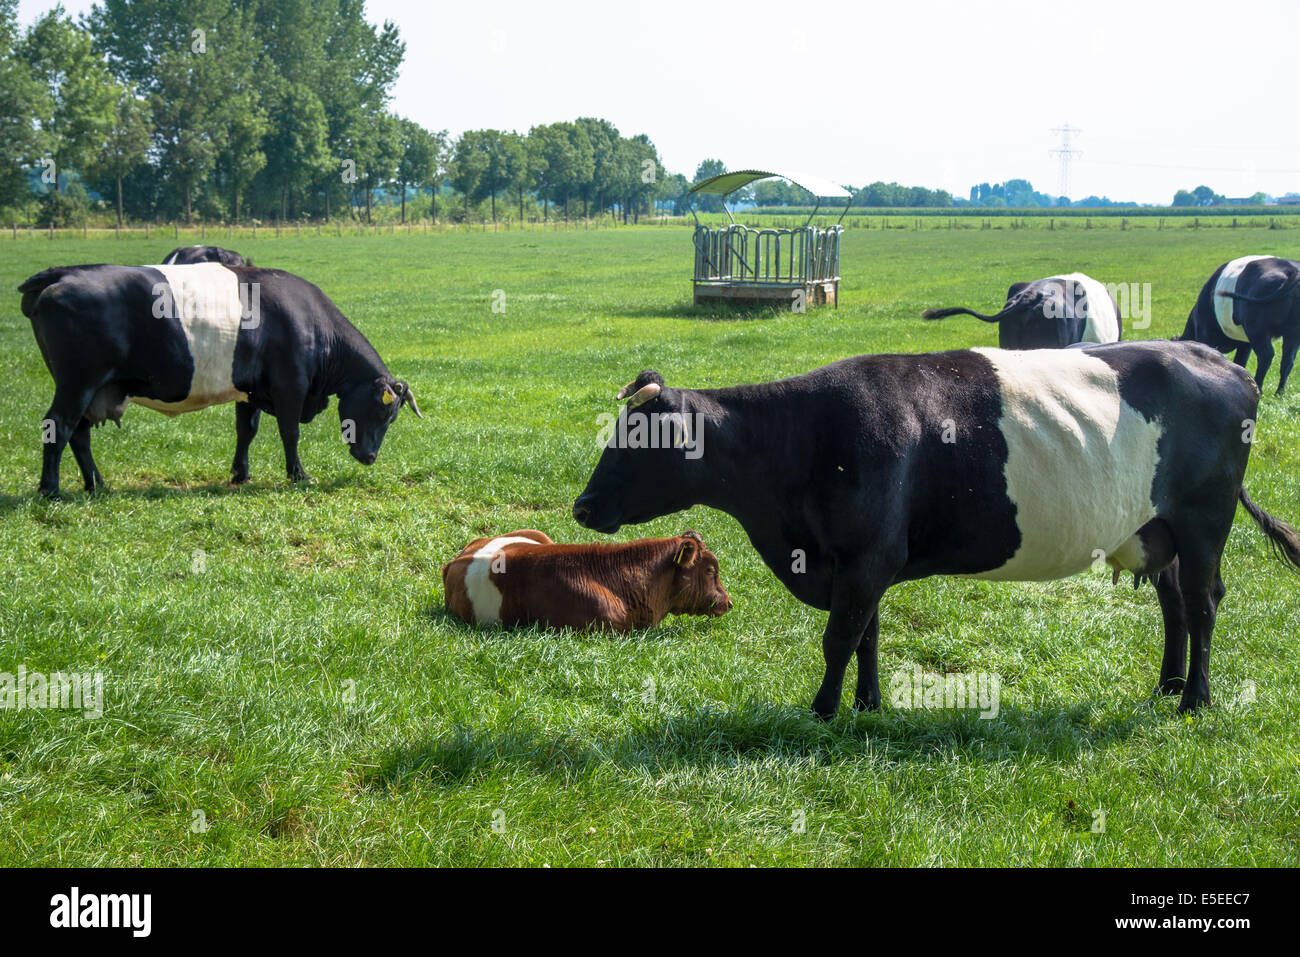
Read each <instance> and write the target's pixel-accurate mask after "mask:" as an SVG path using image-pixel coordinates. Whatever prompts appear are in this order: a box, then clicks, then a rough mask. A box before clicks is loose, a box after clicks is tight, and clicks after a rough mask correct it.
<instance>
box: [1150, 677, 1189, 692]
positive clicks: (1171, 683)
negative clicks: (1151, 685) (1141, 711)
mask: <svg viewBox="0 0 1300 957" xmlns="http://www.w3.org/2000/svg"><path fill="white" fill-rule="evenodd" d="M1186 686H1187V679H1186V678H1183V677H1181V676H1179V677H1174V678H1162V679H1160V684H1159V686H1158V687H1157V688H1156V694H1162V695H1170V694H1182V693H1183V689H1184V688H1185V687H1186Z"/></svg>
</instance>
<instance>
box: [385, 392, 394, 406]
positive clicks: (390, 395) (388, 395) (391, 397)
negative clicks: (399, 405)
mask: <svg viewBox="0 0 1300 957" xmlns="http://www.w3.org/2000/svg"><path fill="white" fill-rule="evenodd" d="M396 401H397V396H395V395H393V393H392V392H390V391H389V390H387V389H385V390H384V405H392V404H393V403H394V402H396Z"/></svg>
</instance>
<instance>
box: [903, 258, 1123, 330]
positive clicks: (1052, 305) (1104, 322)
mask: <svg viewBox="0 0 1300 957" xmlns="http://www.w3.org/2000/svg"><path fill="white" fill-rule="evenodd" d="M956 315H966V316H974V317H975V318H976V319H983V320H984V321H985V322H996V323H997V324H998V345H999V346H1000V347H1001V348H1003V349H1064V348H1065V347H1067V346H1070V345H1073V344H1074V343H1077V342H1085V343H1089V342H1090V343H1106V342H1118V341H1119V340H1120V339H1121V338H1122V337H1123V331H1124V329H1123V322H1122V321H1121V319H1120V315H1119V307H1118V305H1117V304H1116V303H1115V297H1114V296H1112V295H1111V294H1110V291H1109V290H1108V289H1107V288H1106V287H1105V286H1104V285H1102V284H1101V283H1099V282H1098V281H1097V280H1095V279H1093V278H1091V277H1090V276H1085V275H1084V274H1083V273H1081V272H1076V273H1070V274H1069V275H1068V276H1051V277H1048V278H1047V279H1035V280H1034V281H1033V282H1018V283H1015V284H1014V285H1013V286H1012V287H1011V288H1010V289H1008V290H1007V302H1006V305H1005V306H1003V307H1002V311H1001V312H999V313H996V314H994V315H991V316H986V315H984V314H983V313H980V312H975V311H974V310H973V309H967V308H965V307H964V306H956V307H954V308H951V309H927V310H925V312H923V313H921V317H922V318H924V319H942V318H944V317H945V316H956Z"/></svg>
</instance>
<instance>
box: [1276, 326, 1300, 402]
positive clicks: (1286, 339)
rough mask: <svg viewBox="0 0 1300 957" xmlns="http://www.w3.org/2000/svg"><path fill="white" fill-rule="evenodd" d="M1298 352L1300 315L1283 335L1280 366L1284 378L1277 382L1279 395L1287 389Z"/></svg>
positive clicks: (1299, 350) (1299, 347) (1299, 345)
mask: <svg viewBox="0 0 1300 957" xmlns="http://www.w3.org/2000/svg"><path fill="white" fill-rule="evenodd" d="M1297 352H1300V316H1298V317H1297V318H1296V321H1295V323H1293V324H1292V326H1291V328H1290V329H1289V330H1288V331H1287V333H1286V335H1284V336H1283V337H1282V365H1281V366H1279V368H1280V370H1281V372H1282V380H1281V381H1280V382H1278V384H1277V394H1278V395H1281V394H1282V393H1283V392H1284V391H1285V390H1286V380H1287V378H1288V377H1289V376H1290V375H1291V367H1292V366H1293V365H1295V357H1296V353H1297Z"/></svg>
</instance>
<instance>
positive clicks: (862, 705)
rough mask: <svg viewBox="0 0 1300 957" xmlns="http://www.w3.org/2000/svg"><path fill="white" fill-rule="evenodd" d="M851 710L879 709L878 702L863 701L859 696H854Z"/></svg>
mask: <svg viewBox="0 0 1300 957" xmlns="http://www.w3.org/2000/svg"><path fill="white" fill-rule="evenodd" d="M853 710H854V711H879V710H880V702H879V701H875V702H871V701H863V700H862V699H861V698H854V699H853Z"/></svg>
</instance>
